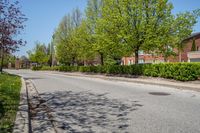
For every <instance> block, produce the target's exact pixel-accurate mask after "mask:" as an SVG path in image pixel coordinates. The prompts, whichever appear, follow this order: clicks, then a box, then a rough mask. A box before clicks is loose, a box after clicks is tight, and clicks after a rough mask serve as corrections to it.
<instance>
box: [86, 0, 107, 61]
mask: <svg viewBox="0 0 200 133" xmlns="http://www.w3.org/2000/svg"><path fill="white" fill-rule="evenodd" d="M101 17H102V0H88V4H87V8H86V24H87V28H88V31H89V34H90V37H89V38H88V40H89V42H90V44H92V49H93V50H94V51H95V52H96V53H97V54H98V56H100V62H101V65H104V56H105V55H104V51H103V49H102V45H103V42H101V41H99V40H98V35H97V33H96V29H97V26H98V25H97V22H98V20H99V19H100V18H101Z"/></svg>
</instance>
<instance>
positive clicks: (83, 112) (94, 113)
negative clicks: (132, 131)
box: [38, 91, 143, 133]
mask: <svg viewBox="0 0 200 133" xmlns="http://www.w3.org/2000/svg"><path fill="white" fill-rule="evenodd" d="M40 96H41V97H42V99H44V100H45V101H46V102H45V103H43V104H47V105H48V106H49V107H50V108H51V115H52V121H53V122H54V123H55V125H56V128H58V129H59V130H60V131H61V132H66V131H67V132H73V133H76V132H82V133H92V132H113V133H114V132H115V133H117V132H120V133H121V132H128V127H129V123H130V122H129V116H128V115H129V113H130V112H132V111H135V110H137V109H138V108H139V107H142V106H143V105H141V104H138V101H134V102H131V103H130V102H129V103H123V102H121V101H119V100H116V99H109V98H107V97H106V94H100V95H98V94H93V93H90V92H79V93H77V92H72V91H65V92H63V91H62V92H54V93H42V94H41V95H40ZM41 126H42V125H41ZM42 128H44V127H41V129H42ZM38 129H39V128H38Z"/></svg>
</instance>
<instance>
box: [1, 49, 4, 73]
mask: <svg viewBox="0 0 200 133" xmlns="http://www.w3.org/2000/svg"><path fill="white" fill-rule="evenodd" d="M3 59H4V50H3V48H2V49H1V66H0V72H1V73H2V72H3Z"/></svg>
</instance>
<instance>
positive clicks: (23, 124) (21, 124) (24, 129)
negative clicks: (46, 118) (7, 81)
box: [13, 78, 29, 133]
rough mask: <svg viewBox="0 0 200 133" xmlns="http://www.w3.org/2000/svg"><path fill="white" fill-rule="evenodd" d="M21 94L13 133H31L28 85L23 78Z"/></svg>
mask: <svg viewBox="0 0 200 133" xmlns="http://www.w3.org/2000/svg"><path fill="white" fill-rule="evenodd" d="M21 81H22V88H21V92H20V103H19V109H18V112H17V115H16V120H15V125H14V129H13V133H29V107H28V99H27V90H26V83H25V80H24V79H23V78H21Z"/></svg>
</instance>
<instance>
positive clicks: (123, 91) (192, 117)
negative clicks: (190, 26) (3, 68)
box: [7, 70, 200, 133]
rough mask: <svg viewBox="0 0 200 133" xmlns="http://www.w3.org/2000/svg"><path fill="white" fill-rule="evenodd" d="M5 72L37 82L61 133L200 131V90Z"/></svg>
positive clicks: (41, 95) (171, 132)
mask: <svg viewBox="0 0 200 133" xmlns="http://www.w3.org/2000/svg"><path fill="white" fill-rule="evenodd" d="M7 71H9V72H10V73H13V74H17V75H20V76H22V77H24V78H25V79H28V80H30V81H31V82H32V83H33V84H34V85H35V87H36V89H37V91H38V93H39V95H40V97H41V98H42V99H44V100H45V102H46V105H47V106H48V107H49V108H50V110H51V112H50V113H51V115H52V119H53V120H54V121H55V126H56V127H57V128H58V129H60V130H59V131H60V132H67V133H68V132H69V133H75V132H84V133H90V132H97V133H110V132H113V133H114V132H115V133H127V132H129V133H199V132H200V93H199V92H194V91H189V90H178V89H174V88H169V87H161V86H154V85H144V84H136V83H130V82H122V81H112V80H103V79H98V78H89V77H76V76H67V75H63V74H53V73H50V72H33V71H30V70H18V71H17V70H7ZM38 126H41V127H38V128H35V132H42V130H41V129H44V126H42V125H38Z"/></svg>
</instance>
